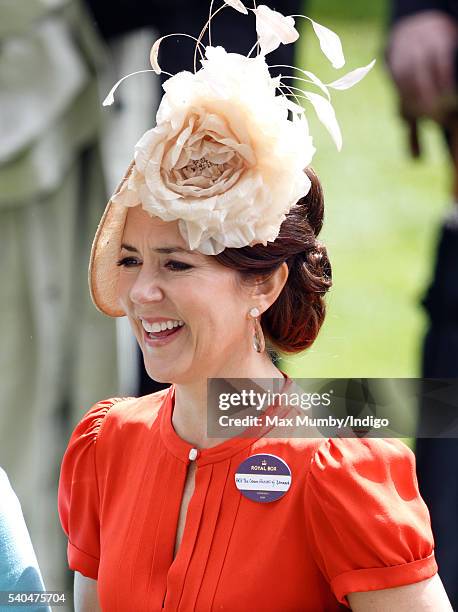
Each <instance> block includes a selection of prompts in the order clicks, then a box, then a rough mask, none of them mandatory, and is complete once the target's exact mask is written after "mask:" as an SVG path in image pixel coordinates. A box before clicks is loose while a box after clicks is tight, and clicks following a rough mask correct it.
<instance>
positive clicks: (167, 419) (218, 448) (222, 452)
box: [160, 370, 291, 466]
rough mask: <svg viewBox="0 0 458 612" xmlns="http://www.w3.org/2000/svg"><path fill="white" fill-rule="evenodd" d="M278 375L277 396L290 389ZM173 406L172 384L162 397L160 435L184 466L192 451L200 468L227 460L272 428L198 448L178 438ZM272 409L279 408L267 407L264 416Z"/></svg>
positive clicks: (285, 376)
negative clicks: (173, 417)
mask: <svg viewBox="0 0 458 612" xmlns="http://www.w3.org/2000/svg"><path fill="white" fill-rule="evenodd" d="M280 372H281V374H282V375H283V378H284V381H283V386H282V389H281V391H280V393H283V392H285V391H286V389H287V388H288V387H289V386H290V384H291V379H290V378H289V376H288V375H287V374H285V373H284V372H282V371H281V370H280ZM174 403H175V385H171V386H170V387H169V389H168V391H167V393H166V395H165V397H164V401H163V403H162V406H161V409H160V434H161V438H162V441H163V442H164V444H165V446H166V448H167V450H168V451H169V452H171V453H172V454H173V455H174V456H175V457H176V458H177V459H180V460H181V461H183V462H184V463H186V464H187V463H188V462H189V461H190V459H191V457H190V453H191V451H196V453H194V454H195V455H196V456H195V457H194V459H195V460H196V463H197V464H198V465H199V466H202V465H206V464H209V463H217V462H218V461H223V460H225V459H229V458H230V457H232V456H233V455H236V454H237V453H239V452H241V451H242V450H244V449H245V448H247V447H248V446H251V445H252V444H253V443H254V442H256V441H257V440H259V439H260V438H262V436H263V435H265V434H266V433H267V432H268V431H269V430H270V429H272V427H271V426H270V427H266V426H264V427H256V428H250V429H249V430H245V431H249V432H250V435H249V436H248V435H246V434H245V435H243V436H234V437H232V438H228V439H227V440H224V442H220V443H219V444H216V445H215V446H210V447H207V448H197V447H195V446H193V445H192V444H191V443H190V442H187V441H186V440H183V438H181V437H180V436H179V435H178V434H177V432H176V431H175V429H174V427H173V423H172V415H173V408H174ZM274 410H278V407H277V406H275V405H273V406H269V407H268V408H267V409H266V410H265V411H264V414H270V413H271V412H272V411H274ZM251 432H253V435H251Z"/></svg>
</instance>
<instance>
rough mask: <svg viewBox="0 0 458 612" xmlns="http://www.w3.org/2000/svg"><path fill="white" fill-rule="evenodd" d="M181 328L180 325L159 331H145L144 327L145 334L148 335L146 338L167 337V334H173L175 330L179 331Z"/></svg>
mask: <svg viewBox="0 0 458 612" xmlns="http://www.w3.org/2000/svg"><path fill="white" fill-rule="evenodd" d="M180 329H181V327H173V328H172V329H165V330H161V331H160V332H147V331H146V329H145V334H146V335H147V336H148V338H152V339H154V338H157V339H160V338H167V337H168V336H173V334H176V333H177V332H179V331H180Z"/></svg>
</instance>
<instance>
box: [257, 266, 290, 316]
mask: <svg viewBox="0 0 458 612" xmlns="http://www.w3.org/2000/svg"><path fill="white" fill-rule="evenodd" d="M288 274H289V270H288V266H287V264H286V263H285V262H283V263H282V264H281V266H280V267H279V268H277V270H275V272H274V273H273V274H272V276H270V277H269V278H268V279H267V280H263V281H259V282H257V283H256V284H254V285H252V287H251V291H250V297H251V299H252V300H253V302H254V304H253V306H257V307H258V308H259V310H260V311H261V312H265V311H266V310H267V309H268V308H269V307H270V306H272V304H273V303H274V302H275V300H276V299H277V298H278V296H279V295H280V293H281V290H282V289H283V287H284V286H285V284H286V281H287V280H288Z"/></svg>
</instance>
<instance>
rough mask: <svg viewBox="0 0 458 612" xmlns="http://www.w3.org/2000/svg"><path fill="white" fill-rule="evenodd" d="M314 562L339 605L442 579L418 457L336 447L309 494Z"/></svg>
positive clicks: (311, 480) (405, 451) (392, 444)
mask: <svg viewBox="0 0 458 612" xmlns="http://www.w3.org/2000/svg"><path fill="white" fill-rule="evenodd" d="M305 512H306V528H307V533H308V537H309V542H310V546H311V551H312V554H313V556H314V558H315V561H316V563H317V565H318V566H319V568H320V570H321V572H322V573H323V574H324V576H325V577H326V579H327V581H328V582H329V584H330V586H331V589H332V591H333V593H334V595H335V597H336V598H337V600H338V601H339V602H341V603H343V604H345V605H346V606H348V602H347V600H346V595H347V594H348V593H353V592H358V591H363V592H365V591H375V590H379V589H388V588H393V587H398V586H403V585H406V584H412V583H415V582H420V581H421V580H426V579H427V578H430V577H431V576H433V575H434V574H435V573H436V572H437V565H436V561H435V559H434V540H433V535H432V532H431V525H430V518H429V512H428V509H427V507H426V505H425V503H424V502H423V500H422V498H421V497H420V494H419V492H418V483H417V478H416V474H415V456H414V454H413V453H412V451H411V450H410V449H409V448H408V447H407V446H406V445H405V444H403V443H402V442H401V441H399V440H396V439H364V440H363V439H356V438H347V439H339V438H337V439H329V440H326V441H325V442H322V443H321V444H320V446H319V447H318V449H317V450H316V451H315V453H314V455H313V458H312V462H311V467H310V472H309V474H308V477H307V483H306V487H305Z"/></svg>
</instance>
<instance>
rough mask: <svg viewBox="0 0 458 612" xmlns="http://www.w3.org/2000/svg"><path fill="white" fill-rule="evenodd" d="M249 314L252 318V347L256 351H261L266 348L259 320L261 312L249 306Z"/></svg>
mask: <svg viewBox="0 0 458 612" xmlns="http://www.w3.org/2000/svg"><path fill="white" fill-rule="evenodd" d="M249 314H250V317H251V318H252V320H253V348H254V350H255V351H256V352H257V353H262V352H263V351H264V350H265V348H266V343H265V340H264V334H263V331H262V327H261V323H260V321H259V318H260V316H261V313H260V312H259V308H256V306H254V307H253V308H251V310H250V313H249Z"/></svg>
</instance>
